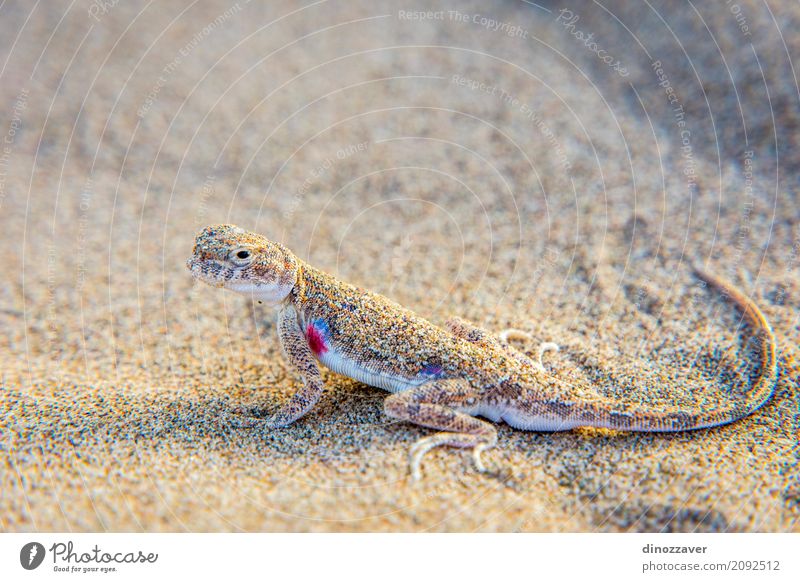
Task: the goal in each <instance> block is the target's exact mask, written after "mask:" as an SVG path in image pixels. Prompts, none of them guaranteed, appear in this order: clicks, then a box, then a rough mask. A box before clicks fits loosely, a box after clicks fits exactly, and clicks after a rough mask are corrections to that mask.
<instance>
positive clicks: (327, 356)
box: [317, 349, 422, 392]
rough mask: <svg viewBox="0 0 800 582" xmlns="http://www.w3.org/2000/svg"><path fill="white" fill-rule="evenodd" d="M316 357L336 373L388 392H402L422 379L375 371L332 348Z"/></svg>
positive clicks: (419, 382)
mask: <svg viewBox="0 0 800 582" xmlns="http://www.w3.org/2000/svg"><path fill="white" fill-rule="evenodd" d="M317 359H318V360H319V361H320V362H321V363H322V364H323V365H325V367H326V368H328V369H330V370H333V371H334V372H336V373H337V374H342V375H343V376H347V377H348V378H352V379H353V380H356V381H358V382H363V383H364V384H368V385H369V386H374V387H376V388H381V389H383V390H388V391H389V392H402V391H403V390H407V389H408V388H413V387H414V386H419V385H420V384H422V381H420V380H417V379H410V378H403V377H402V376H397V375H395V374H389V373H386V372H379V371H376V370H374V369H372V368H370V367H369V366H366V365H364V364H361V363H359V362H356V361H355V360H353V359H352V358H347V357H345V356H344V355H342V354H340V353H338V352H336V350H332V349H329V350H326V351H325V352H324V353H321V354H317Z"/></svg>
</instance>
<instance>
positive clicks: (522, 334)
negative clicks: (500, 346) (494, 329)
mask: <svg viewBox="0 0 800 582" xmlns="http://www.w3.org/2000/svg"><path fill="white" fill-rule="evenodd" d="M497 337H499V338H500V340H501V341H503V342H505V343H509V340H521V341H531V340H532V339H533V335H531V334H530V333H528V332H527V331H523V330H521V329H513V328H512V329H504V330H503V331H501V332H500V333H498V334H497ZM560 349H561V348H560V346H559V345H558V344H557V343H555V342H542V343H541V344H540V345H539V351H538V352H537V354H536V360H535V361H534V362H533V364H534V365H535V366H536V367H537V368H539V370H541V371H542V372H544V363H543V362H542V357H543V356H544V354H545V353H546V352H550V351H554V352H557V351H559V350H560Z"/></svg>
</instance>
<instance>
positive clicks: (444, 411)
mask: <svg viewBox="0 0 800 582" xmlns="http://www.w3.org/2000/svg"><path fill="white" fill-rule="evenodd" d="M478 399H479V394H477V393H476V392H475V390H474V389H473V388H472V387H471V386H470V385H469V383H468V382H467V381H466V380H462V379H445V380H435V381H432V382H428V383H426V384H423V385H422V386H417V387H415V388H411V389H409V390H406V391H404V392H399V393H397V394H393V395H391V396H389V397H388V398H386V400H385V401H384V410H385V412H386V414H387V415H388V416H391V417H392V418H397V419H400V420H407V421H409V422H413V423H414V424H419V425H422V426H426V427H428V428H433V429H438V430H441V431H445V432H441V433H438V434H435V435H432V436H428V437H423V438H421V439H419V440H418V441H417V442H416V443H415V444H414V446H413V447H412V448H411V455H410V464H411V475H412V476H413V478H414V479H415V480H419V479H420V478H421V477H422V473H421V470H420V464H421V462H422V457H423V456H425V453H427V452H428V451H430V450H431V449H433V448H435V447H439V446H443V445H447V446H451V447H463V448H471V449H472V458H473V461H474V462H475V468H476V469H477V470H478V471H480V472H484V471H485V468H484V466H483V463H482V462H481V453H482V452H483V451H485V450H486V449H489V448H491V447H493V446H494V445H495V443H496V442H497V431H496V430H495V429H494V427H493V426H492V425H491V424H489V423H487V422H484V421H482V420H479V419H477V418H475V417H474V416H470V415H469V414H467V413H465V412H460V411H459V410H457V409H458V408H464V407H472V406H474V405H475V403H476V402H477V401H478Z"/></svg>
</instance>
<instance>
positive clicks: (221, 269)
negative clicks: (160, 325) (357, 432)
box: [187, 225, 776, 479]
mask: <svg viewBox="0 0 800 582" xmlns="http://www.w3.org/2000/svg"><path fill="white" fill-rule="evenodd" d="M187 266H188V267H189V269H190V271H191V272H192V275H193V276H194V277H195V278H197V279H200V280H202V281H204V282H206V283H208V284H210V285H212V286H214V287H223V288H225V289H230V290H232V291H236V292H237V293H242V294H245V295H251V296H252V297H254V298H255V299H257V300H259V301H261V302H263V303H266V304H268V305H270V306H272V307H275V308H276V310H277V313H278V323H277V329H278V337H279V339H280V343H281V346H282V347H283V352H284V354H285V356H286V359H287V360H288V362H289V363H290V364H291V366H292V368H293V369H294V370H296V371H297V373H298V374H299V376H300V377H301V378H302V380H303V388H302V389H300V390H299V391H297V392H296V393H295V394H294V395H293V396H292V398H291V399H290V400H289V402H287V403H286V404H285V405H284V406H283V407H282V408H281V409H280V410H279V411H278V412H277V413H276V414H275V415H274V417H273V418H272V419H269V420H267V419H263V418H254V417H247V416H242V417H240V418H239V419H237V422H236V424H238V425H239V426H244V427H257V426H263V427H265V428H278V427H283V426H286V425H288V424H291V423H292V422H294V421H295V420H297V419H298V418H300V417H301V416H303V415H304V414H306V413H307V412H308V411H309V410H310V409H311V408H312V407H313V406H314V405H315V404H316V403H317V401H318V400H319V399H320V396H321V395H322V392H323V381H322V376H321V374H320V371H319V367H318V365H317V363H318V362H320V363H322V364H323V365H325V366H327V367H328V368H330V369H331V370H333V371H334V372H336V373H339V374H343V375H345V376H349V377H350V378H352V379H354V380H357V381H359V382H363V383H365V384H368V385H370V386H375V387H378V388H382V389H384V390H388V391H389V392H391V393H392V394H391V395H390V396H388V397H387V398H386V399H385V401H384V410H385V412H386V414H387V415H388V416H389V417H392V418H395V419H399V420H404V421H409V422H412V423H415V424H418V425H422V426H425V427H428V428H431V429H435V430H437V431H439V432H437V433H436V434H433V435H430V436H426V437H424V438H421V439H420V440H419V441H417V443H416V444H415V445H414V446H413V447H412V449H411V456H410V462H411V472H412V475H413V476H414V478H415V479H418V478H419V477H420V462H421V460H422V457H423V456H424V455H425V453H426V452H428V451H430V450H431V449H433V448H434V447H438V446H440V445H448V446H453V447H463V448H468V449H471V450H472V457H473V460H474V463H475V466H476V468H477V469H478V470H479V471H484V466H483V463H482V462H481V453H482V452H483V451H485V450H486V449H488V448H490V447H493V446H494V445H495V443H496V441H497V432H496V431H495V428H494V426H493V425H492V424H490V423H489V422H486V421H485V420H481V419H480V418H478V417H479V416H480V417H483V418H486V419H488V420H491V421H493V422H498V421H504V422H506V423H507V424H509V425H510V426H512V427H514V428H517V429H522V430H531V431H558V430H569V429H572V428H576V427H587V426H588V427H602V428H610V429H618V430H625V431H644V432H674V431H687V430H695V429H701V428H707V427H713V426H717V425H722V424H726V423H729V422H733V421H735V420H738V419H740V418H742V417H744V416H747V415H748V414H750V413H752V412H753V411H755V410H756V409H758V408H759V407H760V406H761V405H763V404H764V403H765V402H766V401H767V400H769V398H770V396H771V395H772V390H773V386H774V382H775V376H776V365H775V338H774V336H773V334H772V331H771V329H770V326H769V324H768V323H767V321H766V320H765V318H764V316H763V315H762V313H761V311H760V310H759V309H758V307H757V306H756V305H755V304H754V303H753V302H752V301H751V300H750V299H749V298H748V297H746V296H745V295H744V294H742V293H741V292H740V291H738V290H737V289H735V288H734V287H733V286H732V285H731V284H730V283H727V282H725V281H723V280H721V279H719V278H717V277H714V276H712V275H709V274H707V273H704V272H703V271H702V270H700V269H697V268H696V269H695V270H696V272H697V275H698V276H699V277H700V278H701V279H703V280H705V281H706V282H708V283H709V284H711V286H713V287H716V288H717V289H719V290H721V291H722V293H723V294H724V295H725V297H726V298H727V299H728V300H730V301H732V303H733V304H734V305H736V306H737V307H738V308H739V309H740V310H741V311H742V313H743V315H744V316H745V318H746V319H747V321H748V323H749V324H750V325H751V326H752V328H753V330H754V337H756V338H757V340H758V342H759V344H758V349H759V358H760V362H759V364H760V370H759V375H758V377H757V378H756V379H755V380H754V381H753V382H752V383H751V385H750V387H749V388H750V389H749V390H747V391H746V393H745V394H743V396H742V398H741V399H740V400H735V401H734V402H733V403H729V404H724V405H723V404H720V403H717V404H716V405H715V406H712V407H709V408H698V409H692V410H681V409H678V408H675V407H672V408H667V409H663V410H650V409H646V408H644V407H642V406H641V405H631V404H625V403H623V402H618V401H615V400H613V399H610V398H605V397H603V396H601V395H600V394H596V393H595V394H587V395H586V396H585V397H583V396H582V397H581V398H565V397H564V396H559V395H563V394H564V393H565V392H564V390H559V389H558V386H559V383H560V382H562V381H561V380H559V379H557V378H555V377H554V376H553V375H552V374H549V373H548V372H547V371H546V370H545V368H544V367H543V366H542V364H541V355H542V353H543V352H544V351H545V350H547V349H555V348H557V346H555V345H554V344H543V345H542V346H541V347H540V349H539V358H538V360H537V359H535V358H533V359H532V358H529V357H528V356H527V355H526V354H525V353H523V352H522V351H519V350H517V349H515V348H514V347H513V346H511V345H510V344H509V342H508V339H509V337H508V334H502V333H501V334H499V335H494V334H492V333H490V332H488V331H486V330H484V329H481V328H478V327H475V326H473V325H471V324H470V323H467V322H466V321H464V320H462V319H458V318H454V319H450V320H448V321H447V322H446V324H445V325H444V327H439V326H436V325H434V324H433V323H430V322H429V321H427V320H425V319H423V318H422V317H420V316H418V315H416V314H415V313H413V312H412V311H410V310H408V309H406V308H404V307H402V306H401V305H398V304H397V303H394V302H393V301H390V300H389V299H387V298H385V297H383V296H381V295H379V294H377V293H372V292H370V291H367V290H364V289H361V288H359V287H356V286H354V285H350V284H349V283H345V282H343V281H340V280H338V279H336V278H334V277H333V276H331V275H328V274H326V273H323V272H322V271H319V270H317V269H315V268H313V267H312V266H310V265H308V264H306V263H305V262H303V261H301V260H300V259H298V258H297V257H296V256H295V255H294V254H293V253H292V252H291V251H289V250H288V249H287V248H286V247H284V246H283V245H281V244H278V243H275V242H272V241H270V240H268V239H266V238H265V237H263V236H260V235H258V234H254V233H251V232H247V231H245V230H243V229H241V228H239V227H236V226H234V225H217V226H209V227H207V228H205V229H204V230H203V231H202V232H201V233H200V234H199V235H198V236H197V240H196V242H195V246H194V252H193V254H192V256H191V258H190V259H189V260H188V262H187Z"/></svg>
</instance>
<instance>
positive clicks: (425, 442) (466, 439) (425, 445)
mask: <svg viewBox="0 0 800 582" xmlns="http://www.w3.org/2000/svg"><path fill="white" fill-rule="evenodd" d="M442 445H450V446H455V447H469V446H472V461H473V463H474V465H475V469H476V470H477V471H478V472H479V473H486V472H487V470H486V466H485V465H484V464H483V461H482V460H481V453H483V451H485V450H486V449H490V448H492V447H493V446H494V442H479V443H478V444H474V435H459V434H453V433H439V434H435V435H432V436H429V437H424V438H421V439H419V440H418V441H417V442H416V443H414V446H412V447H411V451H410V454H409V463H410V468H411V477H412V479H413V480H414V481H421V480H422V468H421V465H422V457H424V456H425V454H426V453H427V452H428V451H430V450H431V449H435V448H436V447H439V446H442Z"/></svg>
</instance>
